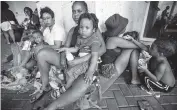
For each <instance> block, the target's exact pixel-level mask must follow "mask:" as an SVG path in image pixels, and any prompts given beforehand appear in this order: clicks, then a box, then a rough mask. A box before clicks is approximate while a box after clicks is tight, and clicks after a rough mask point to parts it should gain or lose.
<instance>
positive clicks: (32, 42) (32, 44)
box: [20, 30, 47, 68]
mask: <svg viewBox="0 0 177 110" xmlns="http://www.w3.org/2000/svg"><path fill="white" fill-rule="evenodd" d="M44 47H47V43H45V42H44V41H43V35H42V32H40V31H39V30H34V31H33V32H32V37H31V38H29V39H28V40H26V41H24V45H23V47H22V51H23V53H24V54H23V55H24V56H23V57H24V59H23V60H22V62H21V64H20V66H22V67H25V68H26V65H28V66H30V67H33V66H35V64H34V62H35V61H36V60H35V56H36V54H37V53H38V51H39V50H40V49H42V48H44ZM32 59H33V60H32ZM28 63H29V64H28Z"/></svg>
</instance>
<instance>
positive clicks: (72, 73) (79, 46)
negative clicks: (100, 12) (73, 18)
mask: <svg viewBox="0 0 177 110" xmlns="http://www.w3.org/2000/svg"><path fill="white" fill-rule="evenodd" d="M97 28H98V19H97V18H96V16H95V14H92V13H84V14H82V15H81V16H80V18H79V33H80V36H78V37H77V38H78V39H77V43H76V46H75V47H71V48H61V49H60V50H59V51H60V52H62V51H66V52H67V53H68V52H71V53H72V52H78V56H79V57H82V56H85V55H88V54H91V59H90V61H86V62H84V63H81V64H78V65H74V66H72V67H70V68H69V69H68V71H67V74H68V77H69V78H68V80H67V84H66V89H67V88H69V87H70V86H71V84H72V82H73V81H74V80H75V79H76V78H77V77H78V76H79V75H81V74H83V73H85V82H86V83H91V82H92V80H93V79H92V78H93V74H94V72H95V70H96V67H97V60H98V50H99V48H100V46H101V42H100V40H99V39H98V37H97V36H95V31H96V30H97Z"/></svg>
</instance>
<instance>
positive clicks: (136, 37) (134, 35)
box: [123, 31, 139, 40]
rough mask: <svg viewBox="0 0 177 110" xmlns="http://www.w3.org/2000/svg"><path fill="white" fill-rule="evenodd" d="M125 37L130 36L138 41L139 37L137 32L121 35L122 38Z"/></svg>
mask: <svg viewBox="0 0 177 110" xmlns="http://www.w3.org/2000/svg"><path fill="white" fill-rule="evenodd" d="M126 35H130V36H131V37H133V38H134V39H135V40H138V37H139V33H138V32H137V31H131V32H126V33H124V34H123V36H126Z"/></svg>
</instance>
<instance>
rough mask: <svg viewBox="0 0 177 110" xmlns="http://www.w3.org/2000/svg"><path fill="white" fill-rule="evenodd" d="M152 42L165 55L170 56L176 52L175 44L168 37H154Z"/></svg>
mask: <svg viewBox="0 0 177 110" xmlns="http://www.w3.org/2000/svg"><path fill="white" fill-rule="evenodd" d="M153 44H155V45H156V46H157V50H158V52H159V53H163V55H164V56H165V57H169V56H172V55H173V54H175V52H176V47H175V45H174V44H173V43H172V42H171V41H170V40H169V39H156V40H155V41H154V42H153Z"/></svg>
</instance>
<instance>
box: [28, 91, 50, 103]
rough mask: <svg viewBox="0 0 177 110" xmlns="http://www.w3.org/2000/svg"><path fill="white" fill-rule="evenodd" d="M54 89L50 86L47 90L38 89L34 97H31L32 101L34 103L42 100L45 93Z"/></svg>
mask: <svg viewBox="0 0 177 110" xmlns="http://www.w3.org/2000/svg"><path fill="white" fill-rule="evenodd" d="M51 90H52V88H50V89H49V90H47V91H45V90H40V91H38V92H37V93H36V94H35V96H34V97H32V98H31V100H30V103H34V102H36V101H38V100H40V99H41V98H42V97H43V96H44V95H45V94H47V93H48V92H50V91H51ZM37 94H38V95H37Z"/></svg>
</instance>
